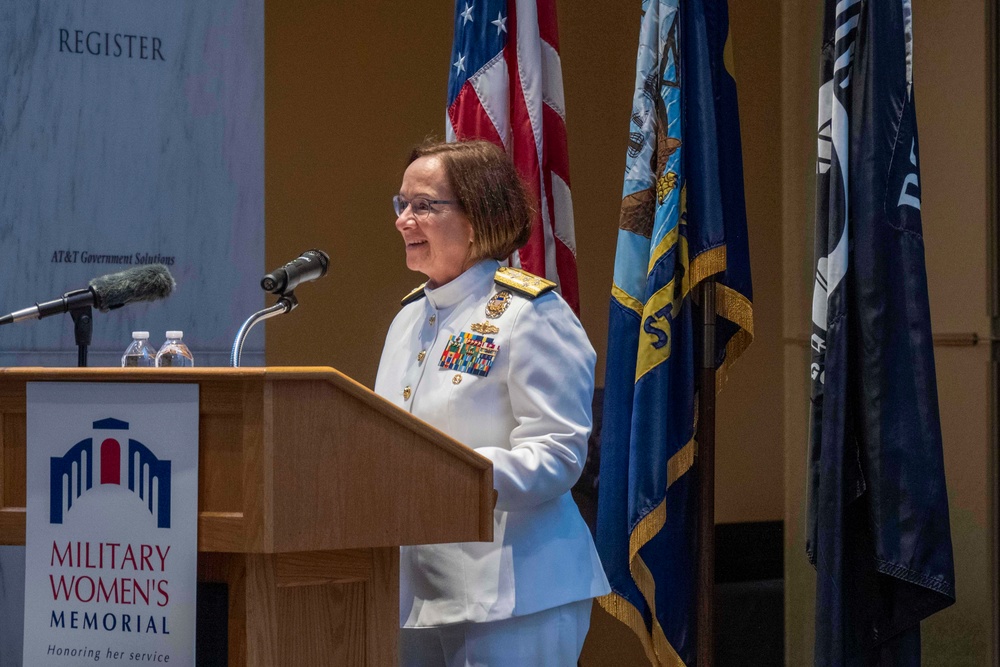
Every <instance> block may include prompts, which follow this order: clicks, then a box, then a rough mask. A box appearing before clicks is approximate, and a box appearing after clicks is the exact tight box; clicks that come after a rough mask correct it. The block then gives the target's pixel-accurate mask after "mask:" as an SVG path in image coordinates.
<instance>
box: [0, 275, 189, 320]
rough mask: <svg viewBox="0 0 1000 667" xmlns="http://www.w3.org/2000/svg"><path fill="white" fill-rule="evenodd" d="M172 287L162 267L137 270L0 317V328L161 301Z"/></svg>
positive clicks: (106, 277) (171, 282)
mask: <svg viewBox="0 0 1000 667" xmlns="http://www.w3.org/2000/svg"><path fill="white" fill-rule="evenodd" d="M174 285H176V283H175V282H174V277H173V276H171V275H170V271H168V270H167V267H165V266H163V265H162V264H147V265H144V266H137V267H135V268H133V269H126V270H125V271H119V272H118V273H109V274H108V275H106V276H100V277H98V278H94V279H93V280H91V281H90V283H89V286H88V287H86V288H85V289H78V290H73V291H72V292H66V293H65V294H63V295H62V297H61V298H59V299H53V300H52V301H46V302H44V303H36V304H35V305H34V306H31V307H30V308H23V309H21V310H15V311H14V312H13V313H10V314H8V315H4V316H3V317H0V325H3V324H11V323H13V322H21V321H23V320H36V319H37V320H40V319H42V318H43V317H48V316H49V315H58V314H60V313H65V312H67V311H70V310H74V309H76V308H85V307H87V306H93V307H94V308H97V309H98V310H99V311H101V312H102V313H106V312H108V311H109V310H114V309H115V308H121V307H122V306H124V305H125V304H127V303H132V302H134V301H156V300H157V299H163V298H165V297H167V296H169V295H170V292H171V291H173V289H174Z"/></svg>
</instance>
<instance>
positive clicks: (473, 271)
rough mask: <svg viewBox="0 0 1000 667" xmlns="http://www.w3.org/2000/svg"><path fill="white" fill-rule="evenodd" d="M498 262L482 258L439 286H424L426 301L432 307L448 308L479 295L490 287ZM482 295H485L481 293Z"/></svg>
mask: <svg viewBox="0 0 1000 667" xmlns="http://www.w3.org/2000/svg"><path fill="white" fill-rule="evenodd" d="M499 266H500V262H498V261H497V260H495V259H484V260H483V261H481V262H479V263H478V264H476V265H474V266H472V267H470V268H468V269H466V270H465V273H463V274H462V275H460V276H458V277H457V278H455V279H454V280H452V281H451V282H448V283H445V284H444V285H441V286H440V287H437V288H435V289H431V288H429V287H425V288H424V294H425V295H427V302H428V303H430V304H431V306H433V307H434V308H436V309H438V310H440V309H442V308H450V307H452V306H454V305H456V304H457V303H458V302H459V301H462V300H463V299H465V298H466V297H468V296H471V295H479V292H482V291H483V290H484V288H485V289H487V290H488V289H492V287H493V276H494V275H495V274H496V272H497V268H499ZM482 296H485V294H483V295H482Z"/></svg>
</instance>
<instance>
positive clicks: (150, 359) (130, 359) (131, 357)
mask: <svg viewBox="0 0 1000 667" xmlns="http://www.w3.org/2000/svg"><path fill="white" fill-rule="evenodd" d="M155 365H156V350H154V349H153V346H152V345H150V344H149V332H148V331H133V332H132V342H131V344H129V346H128V347H127V348H125V354H123V355H122V368H152V367H153V366H155Z"/></svg>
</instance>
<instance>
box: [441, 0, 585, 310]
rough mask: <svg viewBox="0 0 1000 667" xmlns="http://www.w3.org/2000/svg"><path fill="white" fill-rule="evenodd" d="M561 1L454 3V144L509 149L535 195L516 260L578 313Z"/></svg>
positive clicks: (451, 92)
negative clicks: (528, 233)
mask: <svg viewBox="0 0 1000 667" xmlns="http://www.w3.org/2000/svg"><path fill="white" fill-rule="evenodd" d="M557 32H558V30H557V23H556V3H555V0H471V1H469V0H457V2H456V4H455V41H454V44H453V46H452V51H451V73H450V76H449V79H448V121H447V130H446V131H447V137H448V141H456V140H461V139H485V140H487V141H491V142H493V143H494V144H497V145H500V146H503V147H504V149H505V150H506V151H507V154H508V155H510V156H511V159H512V160H513V161H514V165H515V166H516V167H517V170H518V172H519V173H520V174H521V177H522V179H523V180H524V182H525V185H526V186H527V188H528V191H529V193H530V195H531V196H532V197H533V198H534V204H535V219H534V220H533V222H532V233H531V239H530V240H529V241H528V244H527V245H526V246H525V247H524V248H522V249H521V250H520V251H519V252H518V253H517V255H516V256H514V257H512V258H511V263H512V264H513V265H515V266H520V267H521V268H523V269H525V270H526V271H530V272H531V273H534V274H536V275H539V276H544V277H545V278H548V279H549V280H552V281H555V282H556V283H558V284H559V289H560V291H561V293H562V296H563V298H564V299H566V301H567V302H568V303H569V305H570V306H571V307H572V308H573V310H574V311H576V312H577V313H579V312H580V296H579V288H578V286H577V277H576V238H575V234H574V232H573V201H572V197H571V195H570V185H569V154H568V151H567V149H566V112H565V100H564V99H563V84H562V63H561V61H560V58H559V37H558V34H557Z"/></svg>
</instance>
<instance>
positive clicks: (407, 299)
mask: <svg viewBox="0 0 1000 667" xmlns="http://www.w3.org/2000/svg"><path fill="white" fill-rule="evenodd" d="M426 284H427V283H423V284H422V285H420V287H418V288H417V289H415V290H413V291H412V292H410V293H409V294H407V295H406V296H404V297H403V300H402V301H400V302H399V305H400V306H405V305H406V304H408V303H413V302H414V301H416V300H417V299H419V298H421V297H423V296H424V285H426Z"/></svg>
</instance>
